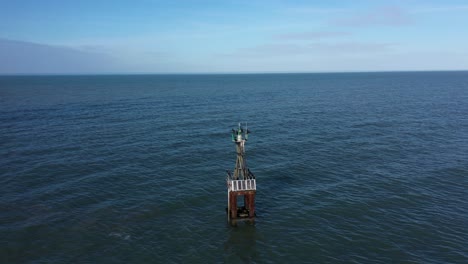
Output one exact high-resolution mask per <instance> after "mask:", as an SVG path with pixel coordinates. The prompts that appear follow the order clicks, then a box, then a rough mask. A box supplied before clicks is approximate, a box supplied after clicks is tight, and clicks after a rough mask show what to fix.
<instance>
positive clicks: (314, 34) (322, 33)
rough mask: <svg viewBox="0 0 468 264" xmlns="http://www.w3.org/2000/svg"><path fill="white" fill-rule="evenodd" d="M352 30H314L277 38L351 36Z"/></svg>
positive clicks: (304, 38) (299, 38) (312, 38)
mask: <svg viewBox="0 0 468 264" xmlns="http://www.w3.org/2000/svg"><path fill="white" fill-rule="evenodd" d="M350 35H351V33H350V32H342V31H313V32H300V33H288V34H281V35H276V36H275V38H276V39H282V40H320V39H325V38H334V37H344V36H350Z"/></svg>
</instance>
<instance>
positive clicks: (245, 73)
mask: <svg viewBox="0 0 468 264" xmlns="http://www.w3.org/2000/svg"><path fill="white" fill-rule="evenodd" d="M465 71H468V69H456V70H455V69H453V70H387V71H265V72H262V71H258V72H254V71H252V72H99V73H96V72H94V73H93V72H83V73H7V74H5V73H0V76H1V77H6V76H91V75H94V76H106V75H256V74H339V73H405V72H407V73H411V72H414V73H417V72H465Z"/></svg>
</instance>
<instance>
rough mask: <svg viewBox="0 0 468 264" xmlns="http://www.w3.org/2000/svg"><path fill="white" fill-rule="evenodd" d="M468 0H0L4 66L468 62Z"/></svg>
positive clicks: (239, 67) (266, 67)
mask: <svg viewBox="0 0 468 264" xmlns="http://www.w3.org/2000/svg"><path fill="white" fill-rule="evenodd" d="M467 25H468V2H467V1H454V0H447V1H434V0H424V1H422V0H405V1H379V0H367V1H365V0H362V1H359V0H341V1H333V0H327V1H324V0H323V1H279V0H278V1H275V0H272V1H260V0H251V1H242V0H237V1H219V0H218V1H157V0H141V1H118V0H115V1H104V0H102V1H63V0H62V1H55V0H54V1H52V0H42V1H27V0H15V1H5V0H0V74H1V73H3V74H10V73H12V74H15V73H211V72H216V73H217V72H228V73H237V72H343V71H344V72H348V71H405V70H468V48H467V47H468V26H467Z"/></svg>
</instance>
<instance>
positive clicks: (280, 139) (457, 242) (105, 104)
mask: <svg viewBox="0 0 468 264" xmlns="http://www.w3.org/2000/svg"><path fill="white" fill-rule="evenodd" d="M239 122H242V123H243V124H245V123H247V126H248V129H249V130H250V131H251V133H250V134H249V139H248V141H247V143H246V159H247V164H248V166H249V168H250V170H251V171H252V172H253V173H254V174H255V176H256V179H257V194H256V214H257V217H256V218H255V220H254V221H247V222H240V221H238V222H232V221H231V222H228V219H227V215H226V206H227V188H226V170H232V169H233V168H234V166H235V161H236V152H235V144H234V143H233V142H232V141H231V129H232V128H236V127H237V126H238V123H239ZM0 263H5V264H9V263H468V72H466V71H447V72H381V73H379V72H373V73H310V74H306V73H301V74H292V73H290V74H192V75H190V74H172V75H150V74H147V75H145V74H141V75H73V76H65V75H55V76H1V77H0Z"/></svg>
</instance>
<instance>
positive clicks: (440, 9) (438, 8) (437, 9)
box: [410, 5, 468, 14]
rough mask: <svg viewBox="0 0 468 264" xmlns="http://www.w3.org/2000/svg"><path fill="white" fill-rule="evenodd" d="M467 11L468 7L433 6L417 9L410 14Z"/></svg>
mask: <svg viewBox="0 0 468 264" xmlns="http://www.w3.org/2000/svg"><path fill="white" fill-rule="evenodd" d="M456 11H468V5H455V6H433V7H418V8H415V9H413V10H411V11H410V12H411V13H413V14H418V13H440V12H456Z"/></svg>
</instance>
